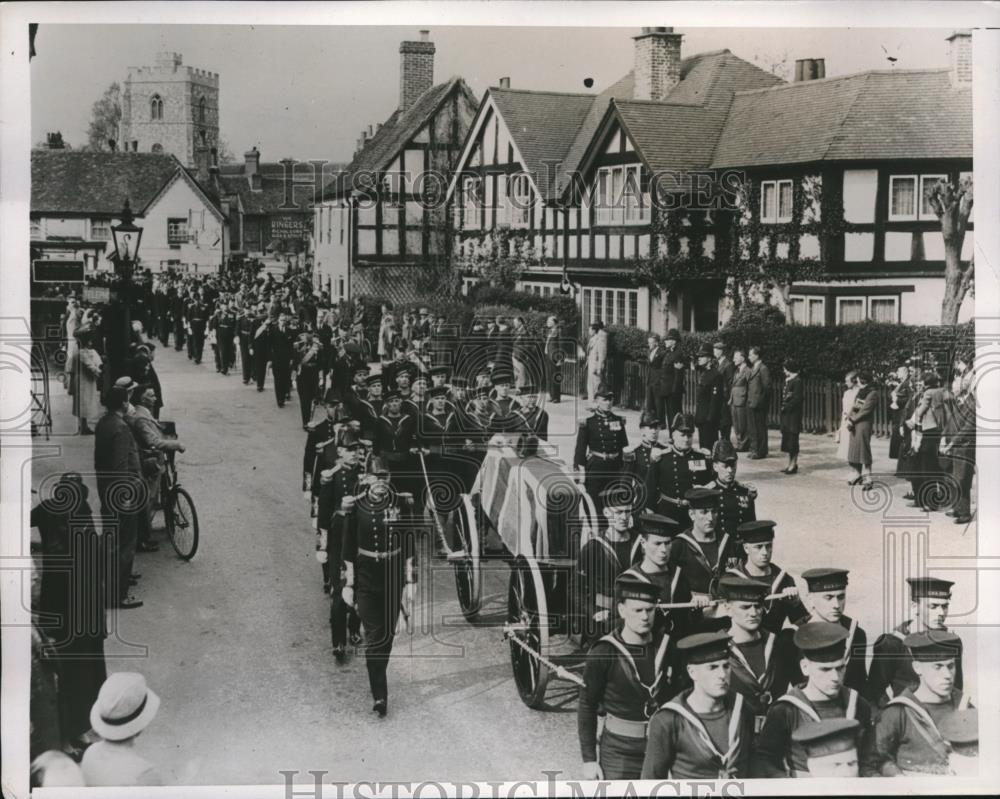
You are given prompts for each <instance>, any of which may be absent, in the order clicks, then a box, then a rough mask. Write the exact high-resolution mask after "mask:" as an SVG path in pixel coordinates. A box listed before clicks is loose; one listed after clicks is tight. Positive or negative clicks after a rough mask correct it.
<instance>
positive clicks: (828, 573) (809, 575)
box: [802, 569, 849, 594]
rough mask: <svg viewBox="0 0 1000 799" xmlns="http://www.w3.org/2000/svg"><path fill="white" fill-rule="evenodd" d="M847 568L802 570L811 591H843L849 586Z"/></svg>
mask: <svg viewBox="0 0 1000 799" xmlns="http://www.w3.org/2000/svg"><path fill="white" fill-rule="evenodd" d="M848 573H849V572H848V571H847V569H807V570H806V571H804V572H802V579H803V580H805V581H806V585H807V586H808V587H809V591H810V592H811V593H814V594H815V593H819V592H820V591H842V590H843V589H845V588H847V575H848Z"/></svg>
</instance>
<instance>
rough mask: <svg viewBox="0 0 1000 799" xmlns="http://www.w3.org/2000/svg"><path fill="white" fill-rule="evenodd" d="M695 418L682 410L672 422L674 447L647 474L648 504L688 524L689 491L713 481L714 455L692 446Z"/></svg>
mask: <svg viewBox="0 0 1000 799" xmlns="http://www.w3.org/2000/svg"><path fill="white" fill-rule="evenodd" d="M693 434H694V417H693V416H691V414H689V413H678V414H677V415H676V416H674V418H673V421H672V422H671V433H670V442H671V445H670V448H669V449H667V450H666V451H665V452H664V453H663V454H661V455H660V457H659V458H657V459H656V460H655V461H654V462H653V463H652V465H651V466H650V468H649V470H648V471H647V473H646V506H647V507H648V508H649V509H650V510H653V511H656V512H657V513H662V514H664V515H665V516H669V517H670V518H671V519H673V520H674V521H675V522H677V523H678V524H680V525H686V524H687V506H686V505H685V504H684V495H685V493H686V492H687V491H688V490H690V489H691V488H694V487H695V486H702V485H705V484H706V483H709V482H711V480H712V477H713V473H712V468H711V466H710V465H709V459H710V457H711V454H710V453H709V452H705V451H704V450H700V449H695V448H694V447H692V446H691V440H692V436H693Z"/></svg>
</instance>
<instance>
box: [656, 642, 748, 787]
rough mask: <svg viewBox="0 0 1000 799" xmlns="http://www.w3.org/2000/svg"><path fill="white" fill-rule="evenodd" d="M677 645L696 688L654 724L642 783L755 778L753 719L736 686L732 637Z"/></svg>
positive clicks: (672, 702)
mask: <svg viewBox="0 0 1000 799" xmlns="http://www.w3.org/2000/svg"><path fill="white" fill-rule="evenodd" d="M677 646H678V649H679V650H680V652H681V655H682V657H683V659H684V662H685V664H686V665H685V669H686V671H687V674H688V677H689V678H690V679H691V682H692V683H693V685H692V687H691V688H689V689H687V690H686V691H683V692H682V693H680V694H679V695H677V696H675V697H674V698H673V699H671V700H670V701H669V702H667V703H665V704H664V705H662V706H661V707H660V709H659V710H658V711H657V712H656V714H655V715H654V716H653V718H652V719H650V722H649V744H648V745H647V747H646V758H645V761H644V762H643V765H642V778H643V779H644V780H648V779H665V778H668V777H669V778H672V779H681V780H693V779H710V780H717V779H733V778H742V777H747V776H749V772H750V750H751V746H752V744H753V714H752V713H751V712H750V710H749V709H748V708H747V706H746V702H745V700H744V699H743V695H742V694H741V693H739V692H738V691H735V690H734V689H733V687H732V684H731V678H732V674H731V668H730V665H729V634H728V633H725V632H711V633H696V634H694V635H689V636H687V637H686V638H684V639H682V640H681V641H680V642H679V643H678V645H677Z"/></svg>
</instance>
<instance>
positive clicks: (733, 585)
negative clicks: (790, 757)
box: [719, 574, 795, 733]
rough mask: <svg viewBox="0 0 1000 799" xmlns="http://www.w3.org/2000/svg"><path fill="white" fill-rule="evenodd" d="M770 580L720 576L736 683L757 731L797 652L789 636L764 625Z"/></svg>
mask: <svg viewBox="0 0 1000 799" xmlns="http://www.w3.org/2000/svg"><path fill="white" fill-rule="evenodd" d="M768 590H769V589H768V586H767V583H761V582H757V581H756V580H750V579H747V578H746V577H737V576H736V575H732V574H725V575H723V576H722V577H721V578H720V579H719V597H720V600H721V602H722V608H721V612H722V613H724V614H725V615H726V616H728V617H729V619H730V622H731V624H730V635H731V636H732V643H731V646H730V647H729V653H730V661H729V662H730V665H731V666H732V672H733V687H734V688H735V689H736V690H737V691H739V692H740V693H741V694H743V698H744V699H745V700H746V702H747V706H748V707H749V708H750V709H751V710H752V711H753V714H754V733H756V732H758V731H759V730H760V727H761V725H762V724H763V723H764V714H765V713H767V709H768V708H769V707H770V706H771V701H772V699H773V698H774V697H776V696H781V695H782V694H784V693H785V691H786V690H787V689H788V685H789V683H790V681H791V679H792V677H793V676H794V674H795V669H794V668H793V663H794V658H795V653H794V651H793V649H792V647H791V641H790V639H789V638H788V637H787V636H778V635H775V634H774V633H771V632H768V631H767V630H765V629H763V627H762V626H761V621H762V620H763V617H764V597H765V596H767V593H768Z"/></svg>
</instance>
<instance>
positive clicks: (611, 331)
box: [608, 322, 974, 382]
mask: <svg viewBox="0 0 1000 799" xmlns="http://www.w3.org/2000/svg"><path fill="white" fill-rule="evenodd" d="M608 335H609V345H608V346H609V350H610V353H609V356H610V357H623V358H624V359H626V360H632V361H642V360H645V358H646V356H647V354H648V347H647V344H646V338H647V336H648V335H649V334H648V332H647V331H645V330H639V329H637V328H626V327H620V326H617V325H611V326H609V327H608ZM973 336H974V330H973V326H972V324H971V323H969V324H965V325H959V326H957V327H956V328H953V329H952V328H943V327H931V326H919V325H894V324H880V323H877V322H861V323H859V324H852V325H839V326H837V327H819V326H802V325H773V324H756V325H744V326H734V325H729V324H727V325H726V326H725V327H723V328H722V329H720V330H715V331H712V332H708V333H681V343H680V350H681V352H682V353H683V354H684V355H685V356H687V357H689V358H692V359H693V358H694V357H695V356H696V355H697V353H698V349H699V347H700V346H701V345H702V344H711V343H712V342H714V341H717V340H721V341H723V342H724V343H725V345H726V348H727V350H729V351H732V349H733V348H734V347H744V348H746V347H749V346H751V345H757V346H759V347H760V349H761V356H762V358H763V360H764V363H766V364H767V365H768V366H769V367H770V368H771V369H772V371H773V370H774V369H777V368H780V366H781V364H782V363H784V361H785V359H787V358H791V359H794V360H796V361H798V363H799V367H800V369H801V373H802V375H803V376H806V375H808V376H812V377H823V378H827V379H829V380H834V381H840V380H841V379H843V376H844V374H845V373H846V372H848V371H850V370H851V369H865V370H868V371H870V372H871V373H872V374H873V375H874V377H875V380H876V382H881V381H882V380H883V379H884V378H885V377H886V376H887V375H888V374H889V373H890V372H892V371H894V370H895V369H896V368H897V367H898V366H900V365H901V364H904V363H906V361H907V359H908V358H910V357H911V356H918V357H920V358H921V362H922V363H923V364H924V365H925V366H930V365H932V364H937V366H938V368H939V369H941V370H942V371H943V373H948V372H949V371H950V367H951V360H952V358H953V357H954V353H955V351H956V349H964V348H966V347H970V346H972V345H973Z"/></svg>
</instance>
